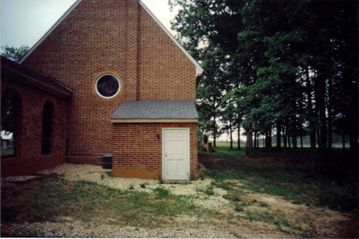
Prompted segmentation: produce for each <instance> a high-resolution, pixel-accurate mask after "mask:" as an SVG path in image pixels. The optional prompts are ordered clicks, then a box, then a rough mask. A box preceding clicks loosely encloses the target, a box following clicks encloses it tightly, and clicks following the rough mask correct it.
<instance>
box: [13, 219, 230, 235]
mask: <svg viewBox="0 0 359 239" xmlns="http://www.w3.org/2000/svg"><path fill="white" fill-rule="evenodd" d="M8 233H10V235H14V236H19V237H21V236H29V235H31V236H35V237H117V238H118V237H156V238H157V237H185V238H189V237H197V238H198V237H202V238H203V237H205V238H213V237H221V238H234V237H235V236H233V235H231V234H230V233H228V232H222V231H219V230H218V228H216V227H215V228H214V227H213V226H205V227H201V228H188V227H178V226H173V227H165V228H161V227H158V228H143V227H132V226H125V227H121V226H116V225H109V224H97V225H96V224H89V223H86V224H85V223H83V222H80V221H74V222H35V223H26V222H25V223H22V224H12V225H11V229H9V230H8Z"/></svg>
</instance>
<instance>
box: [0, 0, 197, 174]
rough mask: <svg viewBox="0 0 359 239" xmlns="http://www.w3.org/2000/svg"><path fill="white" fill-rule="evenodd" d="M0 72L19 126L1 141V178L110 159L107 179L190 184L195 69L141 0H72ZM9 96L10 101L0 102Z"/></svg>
mask: <svg viewBox="0 0 359 239" xmlns="http://www.w3.org/2000/svg"><path fill="white" fill-rule="evenodd" d="M9 65H12V68H14V69H17V70H16V71H19V72H18V73H16V74H15V73H12V72H13V70H11V69H10V68H11V67H9ZM1 67H2V68H4V69H5V68H6V70H3V71H2V81H1V86H2V89H1V92H2V102H10V103H9V105H12V104H13V105H14V107H12V108H11V107H10V108H11V109H16V110H13V111H11V112H10V113H9V115H10V116H9V117H10V118H11V117H13V118H12V119H15V121H16V122H18V121H19V122H20V121H21V124H20V123H17V124H16V125H15V126H14V125H12V126H9V127H8V131H7V134H8V135H9V134H10V133H12V135H13V138H12V139H11V140H8V141H12V142H11V143H10V144H7V145H6V142H5V137H2V138H4V143H3V142H2V144H4V147H3V146H2V154H3V152H5V151H6V150H5V148H7V149H8V148H11V147H12V148H13V151H14V152H15V154H14V155H7V156H6V157H2V160H1V166H2V167H1V172H2V176H7V175H21V174H25V173H31V172H32V173H33V172H36V171H37V170H38V169H39V168H46V167H50V166H53V165H56V164H58V163H61V162H70V163H84V164H101V162H102V157H103V156H104V155H112V162H113V164H112V173H113V175H114V176H120V177H137V178H152V179H164V180H190V179H195V178H197V176H198V159H197V153H198V152H197V123H198V114H197V111H196V106H195V102H196V91H197V82H198V79H199V77H200V76H201V73H202V72H203V69H202V68H201V67H200V65H199V64H198V63H197V62H196V61H195V60H194V59H193V58H192V56H191V55H190V54H189V53H188V52H187V51H186V50H185V49H184V48H183V47H182V46H181V45H180V44H179V43H178V42H177V41H176V40H175V39H174V37H173V36H172V35H171V33H169V32H168V31H167V30H166V28H165V27H164V26H163V25H162V24H161V23H160V21H159V20H158V19H157V18H156V17H155V16H154V14H153V13H152V12H151V11H150V10H149V9H148V8H147V7H146V5H145V4H144V3H143V2H142V1H141V0H122V1H118V0H102V1H93V0H77V1H76V2H75V3H74V4H73V5H72V6H71V7H70V8H69V9H68V11H67V12H66V13H65V14H64V15H63V16H62V17H61V18H60V19H59V20H58V21H57V22H56V23H55V24H54V26H53V27H52V28H51V29H50V30H49V31H48V32H47V33H46V34H45V35H44V36H43V37H42V38H41V39H40V40H39V41H38V42H37V43H36V44H35V45H34V46H33V47H32V48H31V49H30V51H29V52H28V53H27V54H26V55H25V56H24V57H23V58H22V59H21V61H20V62H19V64H17V63H14V62H9V61H8V60H2V61H1ZM9 69H10V70H9ZM20 69H21V70H20ZM25 69H26V71H25ZM34 75H36V77H33V76H34ZM44 76H45V77H44ZM3 79H4V80H3ZM28 79H32V81H29V80H28ZM34 79H40V80H38V81H36V82H35V80H34ZM25 81H26V83H25ZM29 82H30V83H29ZM39 82H40V83H39ZM40 85H41V86H40ZM46 85H48V86H46ZM55 85H56V86H55ZM39 87H40V88H39ZM46 87H48V88H51V89H49V90H46V89H47V88H46ZM44 89H45V90H44ZM8 91H10V92H12V91H16V92H17V94H16V95H17V96H16V97H14V96H12V98H11V97H9V99H10V100H7V101H6V100H5V101H4V99H5V98H6V99H8V98H7V95H8V94H7V92H8ZM30 91H31V92H30ZM5 96H6V97H5ZM20 98H21V100H18V99H20ZM17 102H21V105H22V106H21V107H18V106H17V104H18V103H17ZM48 102H49V103H48ZM15 105H16V107H15ZM48 105H51V107H50V106H48ZM45 108H46V109H45ZM48 108H51V109H50V110H49V109H48ZM2 109H5V108H4V107H3V108H2ZM18 112H20V113H18ZM49 112H50V113H49ZM4 113H5V114H4ZM15 115H16V117H15ZM4 117H5V118H6V117H7V116H6V112H4V111H2V122H4V119H3V118H4ZM48 118H51V120H49V119H48ZM49 122H50V123H49ZM49 124H50V126H48V125H49ZM19 125H21V127H20V126H19ZM2 129H4V127H3V128H2ZM9 132H10V133H9ZM2 133H3V131H2ZM45 138H46V139H45ZM11 144H12V145H11ZM46 144H47V145H49V146H48V147H50V150H47V151H46V150H45V151H44V150H43V147H44V146H43V145H45V146H46ZM7 151H10V150H7ZM24 162H26V164H23V163H24ZM50 162H51V163H50ZM21 167H26V169H20V168H21Z"/></svg>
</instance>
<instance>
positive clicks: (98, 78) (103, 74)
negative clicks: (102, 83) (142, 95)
mask: <svg viewBox="0 0 359 239" xmlns="http://www.w3.org/2000/svg"><path fill="white" fill-rule="evenodd" d="M104 76H112V77H113V78H115V79H116V80H117V82H118V90H117V92H116V93H115V94H114V95H112V96H104V95H102V94H101V93H100V92H99V91H98V89H97V83H98V81H99V80H100V79H101V78H102V77H104ZM121 90H122V81H121V80H120V79H119V77H118V76H117V75H115V74H113V73H110V72H105V73H102V74H100V75H99V76H98V77H97V79H96V81H95V91H96V94H97V95H98V96H100V97H101V98H102V99H106V100H109V99H112V98H114V97H116V96H117V95H118V94H119V93H120V92H121Z"/></svg>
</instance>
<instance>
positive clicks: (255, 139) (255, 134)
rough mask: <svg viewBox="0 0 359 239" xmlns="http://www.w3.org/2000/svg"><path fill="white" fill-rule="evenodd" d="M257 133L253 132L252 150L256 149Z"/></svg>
mask: <svg viewBox="0 0 359 239" xmlns="http://www.w3.org/2000/svg"><path fill="white" fill-rule="evenodd" d="M257 143H258V142H257V132H256V131H254V142H253V144H254V146H253V148H255V149H256V148H257Z"/></svg>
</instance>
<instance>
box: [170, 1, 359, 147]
mask: <svg viewBox="0 0 359 239" xmlns="http://www.w3.org/2000/svg"><path fill="white" fill-rule="evenodd" d="M170 3H171V4H172V6H175V5H176V6H180V11H179V13H178V15H177V16H176V18H175V19H174V21H173V22H172V28H173V29H174V30H176V31H177V32H178V38H179V39H180V40H181V41H182V42H183V43H184V45H185V47H186V48H187V49H188V50H189V51H190V52H191V53H192V54H193V55H194V56H195V57H196V58H197V60H199V61H200V62H201V63H202V66H203V67H204V69H205V72H204V75H203V77H202V80H201V82H200V84H199V90H198V91H199V94H198V98H199V100H198V101H199V111H200V119H201V124H202V130H203V131H205V132H210V133H211V134H212V135H213V137H214V139H216V137H217V136H218V135H219V134H220V133H221V132H223V130H225V131H228V132H229V134H230V135H231V133H232V131H233V127H235V128H240V127H241V126H242V127H243V128H244V129H245V131H246V135H247V148H248V150H247V151H248V152H251V147H252V146H253V145H255V141H253V143H252V137H253V135H254V136H255V137H256V135H258V134H264V135H265V136H266V138H267V141H266V146H267V147H271V134H272V131H273V129H274V128H275V129H276V131H275V132H276V133H277V136H278V137H277V142H278V143H277V147H281V144H280V143H281V141H283V143H284V146H285V147H297V144H298V143H297V137H302V136H305V135H310V140H311V146H312V148H314V147H316V144H318V145H319V147H320V148H321V149H326V148H327V147H330V148H331V147H332V144H333V138H332V135H333V133H334V132H336V133H340V134H343V135H344V136H345V135H349V138H350V142H351V147H352V148H353V149H354V152H355V147H356V146H357V132H358V131H357V130H354V129H356V127H357V125H356V123H355V122H357V108H358V107H357V101H356V98H357V97H356V96H357V91H358V78H357V75H358V58H357V52H358V45H357V42H358V39H357V37H358V26H357V21H356V12H355V9H357V2H356V1H354V0H346V1H339V0H329V1H324V0H319V1H318V0H307V1H286V0H240V1H233V0H204V1H190V0H170ZM348 106H350V107H348ZM218 119H221V121H222V124H221V125H223V128H222V129H221V128H220V127H219V124H218V123H217V121H216V120H218ZM350 129H353V130H350ZM317 136H318V137H317ZM231 145H232V144H231Z"/></svg>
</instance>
